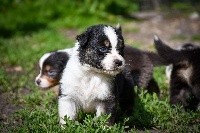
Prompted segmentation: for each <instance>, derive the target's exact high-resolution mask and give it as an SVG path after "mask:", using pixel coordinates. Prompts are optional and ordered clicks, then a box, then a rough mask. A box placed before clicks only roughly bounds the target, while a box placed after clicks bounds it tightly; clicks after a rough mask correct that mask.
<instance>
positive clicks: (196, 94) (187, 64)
mask: <svg viewBox="0 0 200 133" xmlns="http://www.w3.org/2000/svg"><path fill="white" fill-rule="evenodd" d="M154 43H155V47H156V50H157V52H158V54H159V55H160V56H161V57H163V59H165V60H166V61H167V62H168V63H171V64H173V69H172V73H171V80H170V104H172V105H177V104H180V105H182V106H183V107H184V108H185V109H186V110H187V109H190V110H196V109H197V107H198V105H199V102H200V60H199V57H200V47H198V46H195V45H194V46H192V45H191V44H190V47H189V48H188V47H187V48H183V49H181V50H175V49H172V48H170V47H169V46H167V45H166V44H165V43H163V42H162V41H161V40H160V39H159V38H158V37H157V36H155V38H154ZM191 46H192V48H191Z"/></svg>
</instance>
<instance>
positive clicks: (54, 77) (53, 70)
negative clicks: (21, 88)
mask: <svg viewBox="0 0 200 133" xmlns="http://www.w3.org/2000/svg"><path fill="white" fill-rule="evenodd" d="M70 50H71V49H64V50H59V51H55V52H49V53H46V54H44V55H43V56H42V57H41V58H40V60H39V67H40V73H39V74H38V76H37V77H36V78H35V83H36V85H37V86H39V87H40V88H50V87H53V86H56V85H58V84H59V82H60V79H61V77H62V73H63V70H64V68H65V67H66V64H67V62H68V60H69V57H70Z"/></svg>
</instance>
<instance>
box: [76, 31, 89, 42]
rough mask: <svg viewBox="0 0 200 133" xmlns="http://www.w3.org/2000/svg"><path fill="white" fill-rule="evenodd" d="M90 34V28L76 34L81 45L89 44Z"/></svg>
mask: <svg viewBox="0 0 200 133" xmlns="http://www.w3.org/2000/svg"><path fill="white" fill-rule="evenodd" d="M89 34H90V30H89V29H88V30H87V31H85V32H84V33H82V34H80V35H77V36H76V40H77V41H78V42H79V45H81V46H85V45H86V44H87V42H88V38H89Z"/></svg>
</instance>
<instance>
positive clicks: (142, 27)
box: [122, 13, 200, 48]
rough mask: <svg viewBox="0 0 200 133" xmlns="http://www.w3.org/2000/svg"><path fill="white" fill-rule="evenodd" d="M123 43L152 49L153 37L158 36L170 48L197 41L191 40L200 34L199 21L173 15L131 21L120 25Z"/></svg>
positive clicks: (158, 15) (196, 42)
mask: <svg viewBox="0 0 200 133" xmlns="http://www.w3.org/2000/svg"><path fill="white" fill-rule="evenodd" d="M122 28H123V33H124V38H125V41H126V42H127V43H128V44H132V45H134V44H140V45H141V46H140V47H141V48H149V47H150V48H151V47H153V36H154V35H158V36H159V37H160V38H161V39H162V40H164V41H165V42H166V43H169V45H171V46H172V47H177V45H180V44H182V43H186V42H193V43H195V44H199V43H200V42H199V41H195V40H192V37H193V36H194V35H199V34H200V19H199V18H198V19H191V18H189V17H188V16H181V15H178V14H175V15H174V16H172V15H171V16H170V17H169V16H168V15H166V14H161V13H160V14H158V13H157V14H156V15H155V16H151V17H150V18H148V19H146V20H142V21H132V22H129V23H125V24H122Z"/></svg>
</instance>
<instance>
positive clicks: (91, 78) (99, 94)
mask: <svg viewBox="0 0 200 133" xmlns="http://www.w3.org/2000/svg"><path fill="white" fill-rule="evenodd" d="M112 85H113V84H112V79H111V78H110V77H108V76H107V75H103V74H100V73H96V72H93V71H90V70H86V69H85V67H83V66H81V65H80V64H79V62H78V60H76V59H73V58H71V59H70V60H69V62H68V65H67V67H66V68H65V70H64V73H63V76H62V79H61V93H62V94H63V95H66V96H68V97H70V98H71V99H73V100H74V101H75V102H76V104H77V106H79V107H80V108H81V109H83V110H84V111H85V112H94V111H95V108H96V106H97V104H98V103H99V101H101V100H105V99H107V98H108V97H109V96H110V95H111V88H112ZM97 101H98V102H97Z"/></svg>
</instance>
